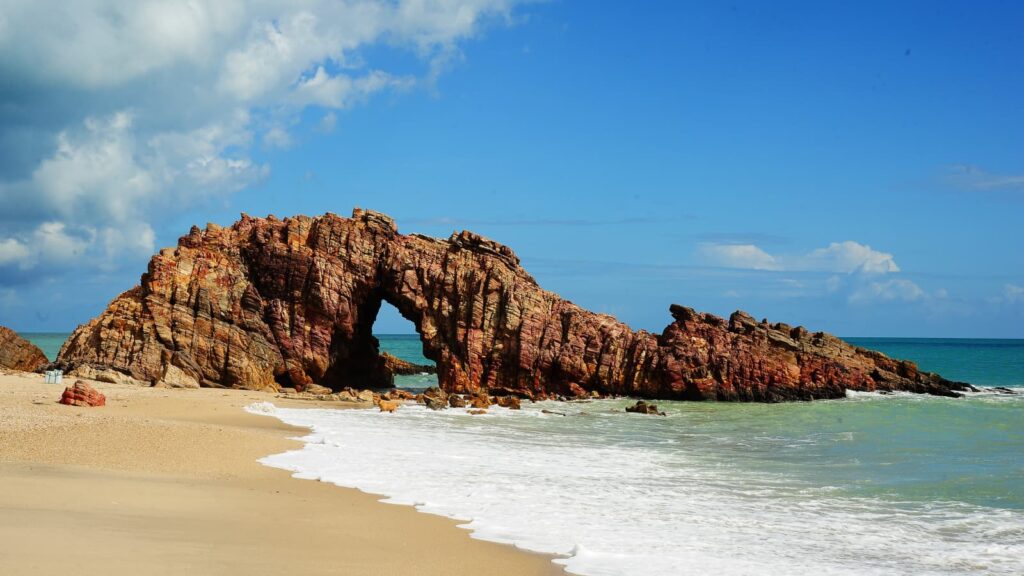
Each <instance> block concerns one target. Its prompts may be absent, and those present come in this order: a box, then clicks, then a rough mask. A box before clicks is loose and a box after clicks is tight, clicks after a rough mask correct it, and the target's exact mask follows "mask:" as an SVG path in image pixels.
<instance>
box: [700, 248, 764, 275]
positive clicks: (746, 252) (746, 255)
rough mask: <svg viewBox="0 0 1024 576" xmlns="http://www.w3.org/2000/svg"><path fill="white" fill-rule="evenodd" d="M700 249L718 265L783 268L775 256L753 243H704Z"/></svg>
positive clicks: (746, 267)
mask: <svg viewBox="0 0 1024 576" xmlns="http://www.w3.org/2000/svg"><path fill="white" fill-rule="evenodd" d="M700 251H701V253H702V255H703V256H704V257H705V258H706V259H707V260H708V261H710V262H711V263H713V264H715V265H717V266H725V267H727V268H744V269H748V270H781V269H782V267H781V266H780V265H779V263H778V261H777V260H776V259H775V257H774V256H772V255H771V254H769V253H767V252H765V251H764V250H761V249H760V248H758V247H757V246H754V245H753V244H702V245H701V247H700Z"/></svg>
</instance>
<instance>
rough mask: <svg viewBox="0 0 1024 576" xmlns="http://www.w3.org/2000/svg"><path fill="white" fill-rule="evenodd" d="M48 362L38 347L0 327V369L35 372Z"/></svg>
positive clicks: (8, 329) (11, 331)
mask: <svg viewBox="0 0 1024 576" xmlns="http://www.w3.org/2000/svg"><path fill="white" fill-rule="evenodd" d="M48 362H49V360H47V359H46V355H45V354H43V351H42V350H40V349H39V347H37V346H36V345H35V344H33V343H31V342H29V341H28V340H25V339H24V338H22V337H21V336H18V334H17V333H15V332H14V331H13V330H11V329H10V328H5V327H3V326H0V368H10V369H11V370H21V371H23V372H35V371H36V370H38V369H40V368H42V367H43V366H44V365H46V364H47V363H48Z"/></svg>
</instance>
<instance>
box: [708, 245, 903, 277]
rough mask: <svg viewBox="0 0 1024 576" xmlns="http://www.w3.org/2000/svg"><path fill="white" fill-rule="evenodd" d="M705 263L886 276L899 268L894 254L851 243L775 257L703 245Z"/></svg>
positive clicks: (740, 247)
mask: <svg viewBox="0 0 1024 576" xmlns="http://www.w3.org/2000/svg"><path fill="white" fill-rule="evenodd" d="M699 251H700V253H701V255H702V256H703V257H704V258H705V260H706V261H708V262H710V263H712V264H714V265H717V266H725V267H728V268H743V269H748V270H789V271H809V272H842V273H847V274H851V273H863V274H887V273H891V272H899V271H900V268H899V266H897V265H896V261H895V259H894V258H893V255H892V254H889V253H886V252H879V251H876V250H873V249H872V248H871V247H870V246H867V245H865V244H859V243H857V242H853V241H851V240H847V241H845V242H833V243H831V244H829V245H828V246H827V247H825V248H818V249H816V250H812V251H811V252H809V253H807V254H796V255H792V254H791V255H786V254H782V255H772V254H769V253H768V252H766V251H764V250H762V249H761V248H759V247H757V246H755V245H754V244H701V246H700V248H699Z"/></svg>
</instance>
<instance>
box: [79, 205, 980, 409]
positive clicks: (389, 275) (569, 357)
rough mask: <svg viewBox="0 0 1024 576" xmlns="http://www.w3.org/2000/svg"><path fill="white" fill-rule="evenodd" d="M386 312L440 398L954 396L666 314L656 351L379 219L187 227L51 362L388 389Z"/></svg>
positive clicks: (526, 279) (790, 345)
mask: <svg viewBox="0 0 1024 576" xmlns="http://www.w3.org/2000/svg"><path fill="white" fill-rule="evenodd" d="M383 301H387V302H389V303H391V304H392V305H394V306H395V307H396V308H397V309H398V310H399V312H400V313H401V314H402V315H403V316H404V317H405V318H407V319H409V320H410V321H412V322H413V324H414V325H415V326H416V330H417V332H419V334H420V336H421V340H422V342H423V354H424V356H426V357H427V358H429V359H431V360H433V361H434V362H435V363H436V364H437V373H438V380H439V382H440V385H441V387H442V388H443V389H444V390H446V391H448V392H453V393H465V394H471V395H475V394H477V393H479V392H482V391H483V392H488V393H490V394H492V395H496V396H503V395H514V396H519V397H530V398H543V397H555V396H566V397H585V396H588V395H590V394H592V393H595V392H596V393H599V394H602V395H607V394H619V395H633V396H639V397H645V398H668V399H689V400H705V399H714V400H741V401H779V400H797V399H813V398H834V397H839V396H842V395H843V394H844V393H845V390H846V389H853V390H909V391H914V392H928V393H933V394H946V395H950V394H954V392H953V391H954V390H959V389H964V388H965V385H962V384H958V383H952V382H948V381H946V380H944V379H942V378H941V377H939V376H937V375H934V374H929V373H925V372H920V371H918V370H917V367H916V366H915V365H914V364H913V363H910V362H900V361H897V360H892V359H889V358H887V357H885V356H884V355H882V354H879V353H876V352H870V351H866V350H862V349H859V348H855V347H853V346H850V345H848V344H846V343H845V342H843V341H841V340H839V339H838V338H835V337H833V336H829V335H827V334H823V333H813V334H812V333H810V332H808V331H807V330H805V329H803V328H800V327H798V328H790V327H789V326H786V325H783V324H768V323H767V322H764V321H762V322H758V321H756V320H754V319H753V318H752V317H750V316H749V315H747V314H745V313H742V312H737V313H735V314H733V315H732V317H731V318H730V319H729V320H725V319H723V318H719V317H717V316H713V315H710V314H702V313H698V312H695V311H694V310H691V309H689V308H685V307H682V306H678V305H673V306H672V307H671V309H670V312H671V314H672V317H673V322H672V323H671V324H669V325H668V327H666V328H665V330H664V331H663V332H662V333H661V334H660V335H655V334H650V333H647V332H644V331H634V330H631V329H630V328H629V327H628V326H626V325H625V324H623V323H621V322H618V321H617V320H615V318H612V317H611V316H607V315H602V314H595V313H592V312H589V311H586V310H584V309H582V308H580V307H578V306H576V305H575V304H573V303H571V302H569V301H567V300H564V299H562V298H560V297H559V296H558V295H556V294H554V293H551V292H548V291H546V290H543V289H542V288H541V287H540V286H538V285H537V282H536V281H535V280H534V279H533V278H532V277H531V276H530V275H529V274H528V273H527V272H526V271H525V270H524V269H523V268H522V267H521V266H520V265H519V259H518V258H517V257H516V255H515V254H514V253H513V252H512V250H511V249H509V248H508V247H506V246H502V245H501V244H498V243H496V242H493V241H491V240H488V239H486V238H482V237H480V236H478V235H476V234H473V233H471V232H466V231H464V232H461V233H458V234H453V235H452V236H451V237H450V238H449V239H447V240H439V239H435V238H429V237H426V236H422V235H418V234H412V235H403V234H399V233H398V230H397V227H396V226H395V223H394V222H393V221H392V220H391V219H390V218H388V217H387V216H384V215H382V214H379V213H375V212H369V211H363V210H358V209H357V210H355V211H354V213H353V215H352V218H340V217H338V216H335V215H333V214H327V215H324V216H321V217H317V218H309V217H304V216H299V217H295V218H288V219H285V220H279V219H276V218H274V217H268V218H266V219H261V218H251V217H248V216H244V215H243V217H242V219H241V220H239V221H238V222H237V223H235V224H234V225H233V226H231V227H230V228H221V227H218V226H214V225H208V226H207V228H206V229H205V230H200V229H199V228H196V227H193V228H192V231H191V232H190V233H189V234H188V235H187V236H184V237H182V238H181V239H180V240H179V242H178V246H177V247H176V248H167V249H164V250H162V251H161V252H160V254H158V255H156V256H154V257H153V259H152V260H151V261H150V264H149V270H148V271H147V272H146V274H144V275H143V277H142V282H141V285H140V286H137V287H135V288H133V289H132V290H129V291H128V292H125V293H124V294H122V295H121V296H119V297H118V298H117V299H115V300H114V301H113V302H112V303H111V304H110V306H109V307H108V308H107V310H106V311H105V312H104V313H103V314H101V315H100V316H99V317H98V318H96V319H94V320H93V321H91V322H90V323H89V324H87V325H83V326H81V327H79V328H78V330H76V331H75V333H74V334H73V335H72V336H71V338H70V339H69V340H68V342H67V343H66V344H65V345H64V348H63V349H62V350H61V353H60V357H59V360H60V361H61V362H62V363H65V364H67V365H71V366H74V365H76V364H80V363H88V364H90V365H93V366H102V367H105V368H109V369H114V370H117V371H120V372H123V373H125V374H128V375H130V376H132V377H133V378H136V379H138V380H143V381H152V382H156V383H158V384H159V383H166V384H167V385H174V382H178V383H179V385H181V384H180V383H185V384H186V385H192V383H193V382H194V383H195V384H197V385H200V386H224V387H230V388H249V389H257V390H259V389H278V388H279V387H282V386H287V387H294V388H296V389H298V390H302V389H303V388H305V387H308V386H309V385H310V384H312V383H317V384H319V385H323V386H327V387H330V388H331V389H333V390H340V389H342V388H344V387H346V386H352V387H355V388H367V387H377V386H389V385H390V384H391V382H392V375H393V373H394V372H393V370H394V365H393V363H392V364H391V367H390V368H389V362H388V360H387V359H386V358H385V357H383V356H381V355H380V354H379V353H378V343H377V340H376V339H375V338H374V337H373V335H372V333H371V329H372V326H373V321H374V320H375V318H376V316H377V312H378V310H379V308H380V306H381V303H382V302H383Z"/></svg>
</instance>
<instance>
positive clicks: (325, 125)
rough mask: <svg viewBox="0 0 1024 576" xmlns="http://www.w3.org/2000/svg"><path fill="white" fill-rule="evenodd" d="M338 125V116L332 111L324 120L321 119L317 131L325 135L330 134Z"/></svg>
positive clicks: (325, 115)
mask: <svg viewBox="0 0 1024 576" xmlns="http://www.w3.org/2000/svg"><path fill="white" fill-rule="evenodd" d="M337 125H338V115H337V114H335V113H334V112H333V111H332V112H328V113H326V114H324V116H323V118H321V119H320V122H319V123H318V124H317V130H319V131H320V132H323V133H324V134H329V133H331V132H334V128H335V126H337Z"/></svg>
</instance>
